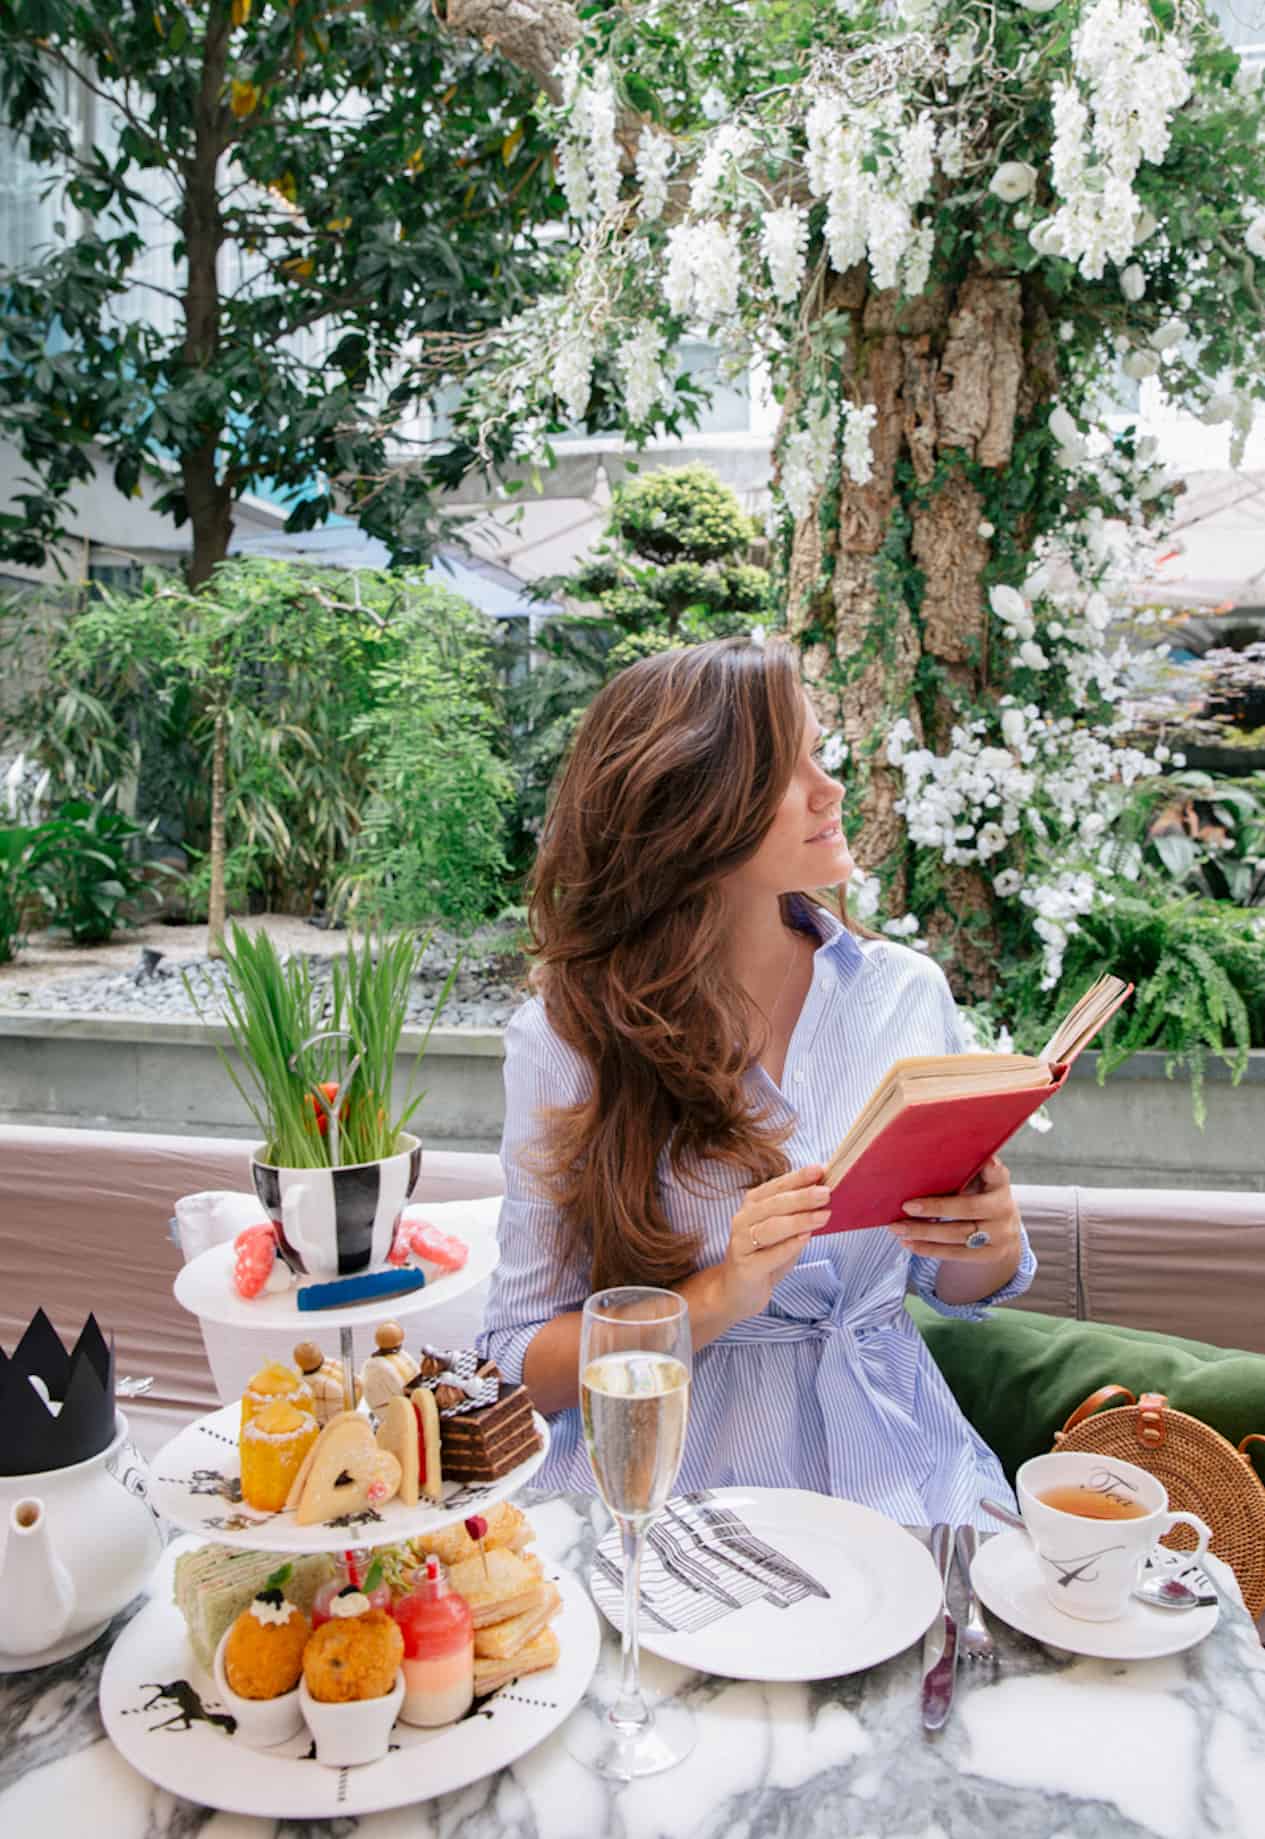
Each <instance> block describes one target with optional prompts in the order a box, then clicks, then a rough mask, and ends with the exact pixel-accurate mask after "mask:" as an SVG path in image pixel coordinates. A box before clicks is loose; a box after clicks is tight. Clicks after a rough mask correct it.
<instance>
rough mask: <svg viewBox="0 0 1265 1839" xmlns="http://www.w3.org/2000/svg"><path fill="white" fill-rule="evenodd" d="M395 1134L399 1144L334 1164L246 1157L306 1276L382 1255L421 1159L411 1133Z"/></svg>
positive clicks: (368, 1263)
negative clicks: (301, 1165)
mask: <svg viewBox="0 0 1265 1839" xmlns="http://www.w3.org/2000/svg"><path fill="white" fill-rule="evenodd" d="M400 1142H401V1144H402V1145H403V1147H402V1148H401V1149H400V1150H399V1152H398V1153H397V1154H396V1155H394V1156H387V1157H385V1158H384V1159H383V1160H382V1161H380V1162H353V1163H351V1164H349V1165H348V1166H347V1167H345V1168H336V1169H284V1168H274V1167H273V1166H272V1164H271V1163H267V1162H261V1161H260V1160H259V1156H258V1154H256V1155H254V1156H252V1157H251V1162H250V1172H251V1175H252V1177H253V1179H254V1183H255V1192H256V1194H258V1196H259V1198H260V1200H261V1201H262V1202H263V1204H264V1206H265V1208H266V1209H267V1212H268V1217H269V1219H270V1220H271V1221H272V1223H273V1225H274V1226H275V1227H276V1228H277V1231H278V1234H279V1236H280V1239H281V1242H282V1244H283V1246H284V1247H285V1249H286V1251H287V1252H289V1253H290V1255H291V1256H292V1257H293V1259H294V1260H295V1262H296V1263H297V1264H298V1265H299V1267H300V1268H301V1269H302V1270H304V1271H306V1272H307V1273H308V1275H309V1276H312V1277H350V1276H353V1275H354V1274H355V1273H356V1272H358V1271H368V1270H376V1269H378V1268H380V1267H381V1266H382V1265H384V1264H385V1263H386V1260H387V1253H388V1252H389V1251H390V1249H391V1241H392V1239H393V1238H394V1237H395V1229H396V1227H397V1226H398V1225H399V1223H400V1214H401V1212H402V1211H403V1209H404V1207H405V1205H406V1204H407V1202H408V1198H409V1195H410V1194H411V1193H412V1192H413V1189H414V1187H415V1185H416V1183H417V1177H418V1174H419V1172H420V1170H421V1166H422V1146H421V1144H420V1142H419V1141H418V1139H417V1138H416V1137H411V1136H409V1135H408V1134H407V1133H406V1132H403V1131H401V1133H400ZM259 1148H260V1150H262V1149H263V1148H264V1145H263V1144H260V1146H259Z"/></svg>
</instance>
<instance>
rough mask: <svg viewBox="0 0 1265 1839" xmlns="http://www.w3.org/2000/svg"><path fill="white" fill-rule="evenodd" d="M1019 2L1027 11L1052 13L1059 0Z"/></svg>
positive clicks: (1026, 0) (1021, 0) (1022, 0)
mask: <svg viewBox="0 0 1265 1839" xmlns="http://www.w3.org/2000/svg"><path fill="white" fill-rule="evenodd" d="M1019 4H1020V6H1021V7H1023V8H1024V10H1025V12H1029V13H1052V12H1053V11H1054V9H1055V7H1056V6H1058V4H1059V0H1019Z"/></svg>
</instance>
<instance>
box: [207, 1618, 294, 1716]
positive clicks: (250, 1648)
mask: <svg viewBox="0 0 1265 1839" xmlns="http://www.w3.org/2000/svg"><path fill="white" fill-rule="evenodd" d="M290 1607H291V1614H290V1615H288V1616H287V1617H286V1619H285V1621H284V1622H260V1621H259V1620H258V1618H257V1617H255V1616H253V1615H252V1614H251V1612H250V1610H249V1609H244V1610H243V1611H242V1613H241V1615H239V1616H238V1618H237V1620H236V1621H235V1622H234V1624H233V1626H232V1628H231V1629H230V1630H229V1633H228V1640H227V1641H226V1642H225V1643H224V1677H225V1679H226V1680H227V1681H228V1683H229V1685H230V1686H231V1687H232V1689H233V1691H234V1692H236V1693H238V1694H239V1696H240V1697H242V1698H244V1699H277V1698H280V1697H281V1695H282V1693H283V1692H292V1691H293V1690H294V1688H295V1686H297V1685H298V1683H299V1674H300V1673H301V1672H302V1671H303V1649H304V1647H305V1646H306V1644H307V1640H308V1636H309V1635H310V1634H311V1632H312V1627H311V1623H310V1622H309V1621H308V1619H307V1617H306V1616H305V1615H304V1613H303V1611H302V1610H301V1609H299V1608H297V1607H295V1605H294V1604H291V1606H290Z"/></svg>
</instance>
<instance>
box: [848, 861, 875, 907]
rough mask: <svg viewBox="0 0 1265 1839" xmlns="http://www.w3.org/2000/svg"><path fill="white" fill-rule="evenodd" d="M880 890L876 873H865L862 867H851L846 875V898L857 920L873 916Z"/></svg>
mask: <svg viewBox="0 0 1265 1839" xmlns="http://www.w3.org/2000/svg"><path fill="white" fill-rule="evenodd" d="M882 891H883V890H882V888H881V886H880V884H879V878H878V876H877V875H867V874H866V873H865V871H864V869H859V868H854V869H853V871H852V873H851V874H850V875H849V877H848V899H849V901H850V902H851V904H852V911H853V912H854V913H855V914H856V916H857V918H858V919H859V920H871V919H873V918H874V915H875V914H876V913H877V912H878V903H879V896H880V894H881V893H882Z"/></svg>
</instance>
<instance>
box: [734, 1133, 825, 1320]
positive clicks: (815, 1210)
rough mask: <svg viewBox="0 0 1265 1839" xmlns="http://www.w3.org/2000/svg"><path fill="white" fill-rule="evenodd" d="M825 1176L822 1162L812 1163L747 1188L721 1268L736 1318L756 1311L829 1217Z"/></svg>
mask: <svg viewBox="0 0 1265 1839" xmlns="http://www.w3.org/2000/svg"><path fill="white" fill-rule="evenodd" d="M825 1177H826V1171H825V1169H824V1168H822V1166H821V1164H820V1163H811V1164H810V1165H809V1166H808V1167H807V1168H802V1169H791V1170H790V1171H789V1173H788V1174H785V1175H777V1176H775V1177H774V1179H773V1180H772V1181H765V1182H761V1184H760V1186H759V1187H758V1188H749V1189H748V1191H747V1198H746V1199H745V1200H744V1201H743V1203H742V1206H741V1207H740V1208H739V1209H738V1211H737V1213H735V1214H734V1217H733V1222H732V1224H731V1225H730V1228H729V1244H728V1246H727V1247H726V1249H725V1257H724V1262H723V1264H722V1265H721V1267H720V1269H721V1280H722V1284H723V1288H724V1293H725V1313H726V1314H727V1315H731V1316H732V1319H733V1320H734V1321H735V1322H745V1321H746V1319H747V1317H748V1316H752V1315H759V1313H760V1311H761V1310H762V1309H764V1308H765V1307H766V1306H767V1304H768V1300H769V1298H770V1296H772V1294H773V1291H774V1289H775V1287H776V1286H777V1285H778V1284H779V1283H781V1281H782V1279H783V1278H784V1277H785V1276H786V1274H787V1272H788V1271H789V1270H790V1269H791V1267H792V1266H793V1265H794V1263H795V1261H796V1259H797V1258H798V1257H799V1254H800V1253H801V1252H802V1251H803V1249H804V1247H805V1245H807V1243H808V1241H809V1239H810V1238H811V1237H812V1235H813V1233H814V1231H815V1230H816V1229H817V1227H818V1226H824V1225H825V1223H826V1221H827V1220H828V1219H829V1217H830V1207H829V1200H830V1190H829V1188H827V1187H826V1186H825Z"/></svg>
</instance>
